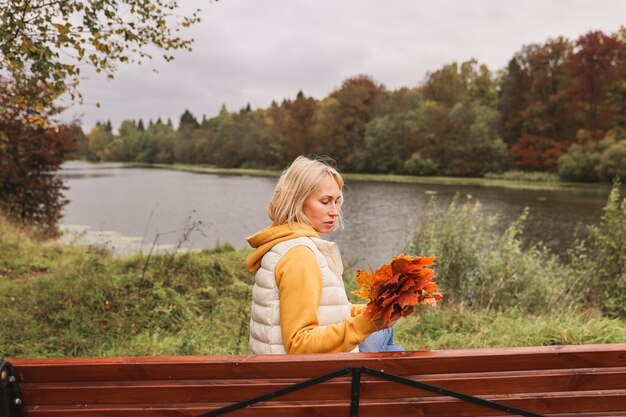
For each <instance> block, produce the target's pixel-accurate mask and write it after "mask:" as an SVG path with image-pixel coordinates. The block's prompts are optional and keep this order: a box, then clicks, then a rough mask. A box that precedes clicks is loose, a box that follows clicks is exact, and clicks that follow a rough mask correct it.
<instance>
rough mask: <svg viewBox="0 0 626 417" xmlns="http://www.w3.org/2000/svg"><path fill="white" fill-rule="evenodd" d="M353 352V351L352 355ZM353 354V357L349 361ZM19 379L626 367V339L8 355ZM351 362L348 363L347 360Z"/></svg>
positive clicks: (305, 375) (304, 375) (255, 376)
mask: <svg viewBox="0 0 626 417" xmlns="http://www.w3.org/2000/svg"><path fill="white" fill-rule="evenodd" d="M348 355H349V356H348ZM348 359H349V361H348ZM9 361H10V362H11V363H12V364H13V365H14V368H15V372H16V376H17V378H18V381H19V382H59V381H67V382H72V381H85V382H87V381H94V380H97V381H107V380H109V381H124V380H175V379H199V380H200V379H216V378H220V377H223V376H224V375H228V376H229V378H234V379H259V378H261V379H262V378H275V377H283V378H285V377H286V378H310V377H313V376H316V375H320V374H323V373H327V372H332V371H335V370H337V369H340V368H342V367H345V366H352V367H362V366H365V367H370V368H374V369H379V370H384V371H385V372H390V373H393V374H397V375H412V374H413V375H414V374H428V373H432V372H433V371H436V372H437V373H442V374H443V373H458V372H474V371H476V372H489V371H503V370H504V371H523V370H534V369H573V368H589V367H624V366H626V344H610V345H588V346H546V347H532V348H500V349H459V350H446V351H424V352H397V353H385V354H365V353H361V354H325V355H285V356H282V357H281V358H277V357H276V356H274V355H258V356H217V357H215V356H213V357H197V356H196V357H143V358H78V359H74V358H62V359H29V360H24V361H21V360H20V359H13V360H9ZM347 362H349V364H347Z"/></svg>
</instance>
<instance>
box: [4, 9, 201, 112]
mask: <svg viewBox="0 0 626 417" xmlns="http://www.w3.org/2000/svg"><path fill="white" fill-rule="evenodd" d="M178 8H179V6H178V1H177V0H142V1H139V0H100V1H82V0H10V1H6V0H2V1H0V76H3V77H5V78H8V79H10V80H12V81H13V82H14V83H15V84H17V85H22V86H24V87H25V88H24V89H21V90H19V92H22V93H23V92H25V91H30V88H33V87H35V88H41V87H42V86H45V87H46V90H45V91H46V94H45V95H43V94H37V95H32V96H23V95H20V94H19V93H18V91H16V90H12V91H8V92H7V94H8V95H9V96H10V97H11V99H12V100H15V101H16V102H17V103H18V104H20V105H21V106H33V108H34V110H35V111H34V112H33V111H29V112H28V113H29V114H34V116H38V117H35V118H34V119H33V120H31V122H36V121H41V120H43V119H41V115H42V114H44V113H45V107H46V106H49V105H51V104H52V102H53V101H54V99H55V98H56V97H58V96H59V95H60V94H62V93H63V92H65V91H66V90H69V93H70V95H71V96H72V98H76V97H80V94H79V92H78V90H77V86H78V83H79V80H80V76H81V75H80V69H81V66H85V65H87V66H91V67H93V68H95V70H96V71H97V72H102V73H104V74H106V75H107V76H108V77H113V75H114V73H115V70H116V66H117V64H119V63H124V62H131V63H140V62H142V61H144V60H146V59H151V58H152V55H151V52H149V51H151V50H152V49H151V48H156V49H157V50H160V51H162V52H163V55H162V56H163V58H164V59H165V60H166V61H169V60H171V59H173V56H172V55H171V54H170V53H171V51H174V50H177V49H186V50H191V43H192V42H193V40H191V39H183V38H181V37H180V36H179V31H180V28H181V27H188V26H190V25H192V24H195V23H197V22H199V21H200V17H199V15H198V14H199V10H196V11H193V12H192V13H191V14H190V15H188V16H182V15H180V12H179V10H178ZM150 47H151V48H150ZM43 122H45V120H44V121H43Z"/></svg>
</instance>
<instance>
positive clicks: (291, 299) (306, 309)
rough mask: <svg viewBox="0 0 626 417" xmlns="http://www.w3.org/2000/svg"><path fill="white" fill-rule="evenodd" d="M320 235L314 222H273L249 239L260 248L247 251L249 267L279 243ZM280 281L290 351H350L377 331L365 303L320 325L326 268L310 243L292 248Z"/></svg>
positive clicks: (284, 260) (252, 269)
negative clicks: (338, 319)
mask: <svg viewBox="0 0 626 417" xmlns="http://www.w3.org/2000/svg"><path fill="white" fill-rule="evenodd" d="M303 236H307V237H315V238H319V235H318V234H317V232H316V231H315V230H314V229H313V228H312V227H310V226H305V225H301V224H296V225H294V226H290V225H287V224H285V225H280V226H271V227H268V228H266V229H263V230H261V231H260V232H258V233H256V234H255V235H252V236H250V237H249V238H248V243H249V244H250V246H252V247H253V248H254V249H255V250H254V251H253V252H252V253H251V254H250V255H248V257H247V259H246V266H247V268H248V271H250V272H256V271H257V270H258V269H259V268H260V266H261V259H262V258H263V256H264V255H265V254H266V253H267V252H268V251H269V250H270V249H271V248H272V247H273V246H274V245H277V244H278V243H281V242H284V241H286V240H290V239H295V238H298V237H303ZM274 276H275V278H276V284H277V286H278V295H279V300H280V301H279V304H280V323H281V332H282V337H283V344H284V345H285V351H286V352H287V353H328V352H350V351H352V350H353V349H354V348H355V347H356V346H357V345H358V344H359V343H361V342H362V341H363V340H365V338H366V337H367V336H369V335H370V334H371V333H373V332H375V331H376V330H378V329H377V328H376V326H375V325H374V322H373V321H372V320H371V319H370V318H369V317H368V316H366V315H365V314H364V310H365V306H364V305H351V315H352V317H350V318H349V319H347V320H346V321H344V322H341V323H337V324H333V325H330V326H326V327H319V321H318V316H317V312H318V309H319V303H320V299H321V296H322V272H321V270H320V266H319V264H318V262H317V259H316V257H315V254H314V253H313V252H312V251H311V249H309V248H308V247H306V246H295V247H293V248H291V249H290V250H289V251H288V252H287V253H286V254H285V255H284V256H283V257H282V258H281V260H280V261H279V262H278V264H277V265H276V270H275V271H274Z"/></svg>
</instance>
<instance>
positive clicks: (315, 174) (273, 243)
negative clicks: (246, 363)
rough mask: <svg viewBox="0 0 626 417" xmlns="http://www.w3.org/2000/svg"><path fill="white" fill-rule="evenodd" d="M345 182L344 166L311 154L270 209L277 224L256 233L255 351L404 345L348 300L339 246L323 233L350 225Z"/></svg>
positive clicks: (287, 176) (296, 165)
mask: <svg viewBox="0 0 626 417" xmlns="http://www.w3.org/2000/svg"><path fill="white" fill-rule="evenodd" d="M343 184H344V182H343V178H342V177H341V175H340V174H339V172H337V170H336V169H334V168H333V167H331V166H330V165H328V164H327V163H326V162H324V161H322V160H319V159H309V158H306V157H303V156H300V157H298V158H297V159H296V160H295V161H294V162H293V163H292V164H291V166H290V167H289V168H288V169H286V170H285V171H284V172H283V173H282V175H281V177H280V178H279V180H278V183H277V184H276V188H275V189H274V194H273V196H272V199H271V201H270V203H269V206H268V215H269V218H270V219H271V220H272V222H273V224H272V226H270V227H268V228H266V229H263V230H261V231H260V232H258V233H256V234H254V235H252V236H250V237H249V238H248V243H249V244H250V246H252V247H253V248H254V251H253V252H252V253H251V254H250V255H249V256H248V258H247V259H246V264H247V267H248V270H249V271H250V272H255V273H256V276H255V279H256V283H255V285H254V288H253V290H252V312H251V317H250V350H251V351H252V353H255V354H270V353H327V352H351V351H352V352H358V351H359V347H358V346H359V345H360V344H361V351H389V350H402V349H401V348H399V347H397V346H395V345H394V344H393V333H392V331H391V329H384V330H381V331H378V330H379V329H383V327H384V326H383V325H382V324H381V323H375V322H374V321H372V319H371V318H370V317H369V315H368V314H367V311H366V306H365V305H353V304H350V303H349V302H348V298H347V296H346V291H345V288H344V285H343V280H342V278H341V275H342V273H343V264H342V262H341V256H340V254H339V249H338V248H337V246H336V245H335V244H334V243H332V242H328V241H326V240H322V239H320V237H319V234H318V233H321V234H326V233H328V232H330V231H331V230H334V229H338V228H341V227H342V226H343V225H342V217H341V203H342V197H343V196H342V191H341V190H342V188H343ZM372 334H373V336H372V337H369V336H370V335H372ZM368 337H369V338H368ZM366 339H368V340H367V341H366V342H365V343H362V342H364V341H365V340H366Z"/></svg>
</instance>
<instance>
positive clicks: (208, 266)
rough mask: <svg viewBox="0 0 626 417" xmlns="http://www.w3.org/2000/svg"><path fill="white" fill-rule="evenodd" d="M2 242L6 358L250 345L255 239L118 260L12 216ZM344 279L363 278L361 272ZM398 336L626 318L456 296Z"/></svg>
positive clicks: (468, 342) (597, 336)
mask: <svg viewBox="0 0 626 417" xmlns="http://www.w3.org/2000/svg"><path fill="white" fill-rule="evenodd" d="M0 250H1V251H2V252H1V253H2V257H0V328H2V329H3V331H2V332H0V357H13V358H15V357H46V356H57V357H58V356H61V357H65V356H126V355H128V356H134V355H211V354H247V353H249V352H248V347H247V340H248V322H249V303H250V294H251V288H252V283H253V276H252V275H251V274H249V273H248V272H247V271H246V270H245V267H244V259H245V256H246V255H247V253H248V252H247V251H245V250H235V249H234V248H232V247H231V246H230V245H221V246H219V247H215V248H212V249H205V250H202V251H199V252H193V253H184V254H179V253H162V254H158V255H154V254H153V255H151V256H149V255H134V256H130V257H126V258H121V259H116V258H112V257H111V256H110V254H109V252H107V251H105V250H102V249H94V248H85V247H70V246H67V245H63V244H59V243H58V242H51V241H43V242H42V241H38V240H36V239H34V238H33V237H32V236H31V234H30V233H29V232H28V230H25V229H22V228H18V227H15V226H13V225H11V224H9V223H8V222H7V221H6V220H4V219H3V218H1V217H0ZM344 279H345V281H346V283H347V286H348V288H351V287H353V286H354V276H353V273H351V272H348V273H347V274H346V275H345V276H344ZM513 329H514V330H513ZM397 339H398V342H399V343H400V344H402V345H403V346H404V347H405V348H407V349H409V350H418V349H450V348H469V347H498V346H535V345H554V344H585V343H621V342H626V321H625V320H623V319H616V318H615V319H611V318H608V317H605V316H602V315H601V314H599V313H598V312H597V311H595V310H563V311H561V312H559V313H554V312H547V311H546V312H538V313H534V314H532V315H531V314H528V313H527V312H524V311H522V310H520V309H516V308H510V309H500V310H495V309H487V308H482V307H469V306H468V305H466V304H465V303H464V302H456V303H451V302H449V301H447V302H444V303H443V304H442V305H441V307H440V308H424V309H421V310H420V311H419V312H418V313H416V314H414V315H412V316H410V317H408V318H405V319H403V320H401V321H400V322H399V323H398V325H397Z"/></svg>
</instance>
